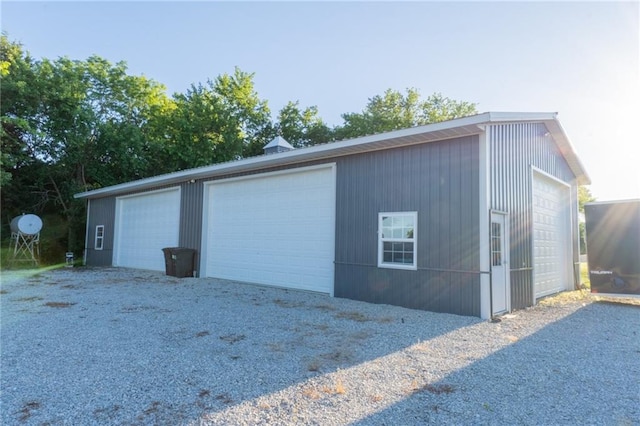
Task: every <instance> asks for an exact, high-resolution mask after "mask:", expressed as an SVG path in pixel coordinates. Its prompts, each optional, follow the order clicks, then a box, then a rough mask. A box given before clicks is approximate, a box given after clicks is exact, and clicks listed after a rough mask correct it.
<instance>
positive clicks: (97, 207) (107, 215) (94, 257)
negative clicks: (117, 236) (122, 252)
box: [85, 197, 116, 266]
mask: <svg viewBox="0 0 640 426" xmlns="http://www.w3.org/2000/svg"><path fill="white" fill-rule="evenodd" d="M88 208H89V217H88V223H87V247H86V248H85V255H86V263H87V265H91V266H111V262H112V260H113V234H114V223H115V217H116V199H115V197H107V198H97V199H93V200H89V204H88ZM99 225H104V240H103V244H102V247H103V248H102V250H96V249H95V235H96V226H99Z"/></svg>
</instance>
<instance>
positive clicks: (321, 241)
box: [203, 165, 336, 294]
mask: <svg viewBox="0 0 640 426" xmlns="http://www.w3.org/2000/svg"><path fill="white" fill-rule="evenodd" d="M335 187H336V184H335V166H333V165H331V166H329V167H328V166H326V165H323V166H321V167H307V168H303V169H297V170H287V171H284V172H275V173H270V174H262V175H257V176H251V177H245V178H239V179H230V180H225V181H221V182H216V183H212V184H210V185H209V186H208V187H206V188H205V194H206V198H205V211H204V218H205V224H206V225H205V231H204V236H203V259H206V261H205V262H204V270H203V274H204V275H205V276H209V277H216V278H224V279H229V280H237V281H244V282H251V283H258V284H266V285H273V286H278V287H288V288H295V289H303V290H313V291H318V292H322V293H329V294H333V273H334V266H333V261H334V251H335V244H334V241H335V197H336V195H335Z"/></svg>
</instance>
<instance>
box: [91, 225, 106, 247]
mask: <svg viewBox="0 0 640 426" xmlns="http://www.w3.org/2000/svg"><path fill="white" fill-rule="evenodd" d="M93 247H94V248H95V249H96V250H102V248H103V247H104V225H98V226H96V238H95V242H94V245H93Z"/></svg>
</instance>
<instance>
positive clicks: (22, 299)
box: [13, 296, 43, 302]
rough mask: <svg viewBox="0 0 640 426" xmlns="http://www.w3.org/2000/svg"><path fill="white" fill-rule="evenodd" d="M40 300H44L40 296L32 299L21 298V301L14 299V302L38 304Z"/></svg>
mask: <svg viewBox="0 0 640 426" xmlns="http://www.w3.org/2000/svg"><path fill="white" fill-rule="evenodd" d="M38 300H43V298H42V297H40V296H31V297H21V298H19V299H13V301H14V302H36V301H38Z"/></svg>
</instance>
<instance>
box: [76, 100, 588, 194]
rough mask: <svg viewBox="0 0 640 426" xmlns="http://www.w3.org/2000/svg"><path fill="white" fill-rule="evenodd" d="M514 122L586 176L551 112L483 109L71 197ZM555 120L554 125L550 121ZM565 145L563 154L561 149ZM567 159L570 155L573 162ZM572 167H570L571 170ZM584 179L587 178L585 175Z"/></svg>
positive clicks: (118, 191)
mask: <svg viewBox="0 0 640 426" xmlns="http://www.w3.org/2000/svg"><path fill="white" fill-rule="evenodd" d="M515 121H542V122H545V124H547V128H549V131H550V133H557V135H556V134H554V137H555V138H556V141H558V142H559V143H560V146H561V150H562V151H563V155H565V158H567V161H568V162H569V163H570V165H571V167H572V170H574V167H577V170H578V171H579V173H576V176H578V177H580V176H581V175H584V176H586V172H584V168H583V167H582V165H581V163H580V161H579V159H578V158H577V156H576V155H575V151H574V150H573V147H572V146H571V144H570V142H569V140H568V139H567V137H566V135H565V134H564V131H563V130H562V127H561V126H560V124H559V123H558V121H557V118H556V114H555V113H501V112H487V113H483V114H478V115H472V116H468V117H463V118H458V119H454V120H449V121H443V122H439V123H433V124H427V125H424V126H417V127H411V128H408V129H401V130H394V131H391V132H386V133H380V134H375V135H368V136H362V137H359V138H355V139H348V140H343V141H339V142H331V143H326V144H323V145H315V146H312V147H308V148H299V149H295V150H292V151H287V152H282V153H278V154H270V155H260V156H257V157H250V158H245V159H242V160H237V161H230V162H226V163H219V164H214V165H210V166H204V167H198V168H194V169H188V170H182V171H179V172H173V173H168V174H163V175H158V176H153V177H149V178H145V179H140V180H136V181H131V182H126V183H121V184H117V185H113V186H108V187H105V188H100V189H95V190H92V191H86V192H81V193H78V194H75V195H74V197H75V198H98V197H104V196H108V195H119V194H124V193H127V192H132V191H140V190H144V189H150V188H153V187H156V186H159V185H172V184H178V183H182V182H185V181H189V180H191V179H205V178H214V177H216V176H221V175H227V174H232V173H242V172H248V171H257V170H261V169H266V168H270V167H278V166H284V165H290V164H296V163H302V162H306V161H313V160H321V159H328V158H335V157H340V156H344V155H350V154H357V153H362V152H368V151H377V150H381V149H388V148H394V147H399V146H408V145H413V144H417V143H425V142H430V141H437V140H444V139H451V138H456V137H462V136H470V135H474V134H479V133H481V132H482V131H483V129H482V128H481V127H480V126H481V125H482V124H496V123H500V122H515ZM553 123H555V127H554V124H553ZM563 148H566V151H567V152H566V153H565V152H564V151H565V149H563ZM569 158H574V160H573V162H571V161H569ZM572 164H573V165H572ZM575 172H576V170H574V173H575ZM587 181H588V177H587Z"/></svg>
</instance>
